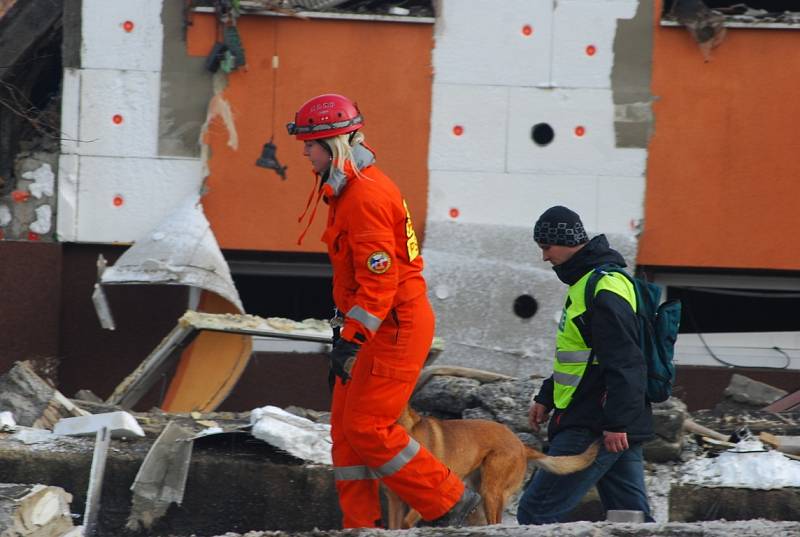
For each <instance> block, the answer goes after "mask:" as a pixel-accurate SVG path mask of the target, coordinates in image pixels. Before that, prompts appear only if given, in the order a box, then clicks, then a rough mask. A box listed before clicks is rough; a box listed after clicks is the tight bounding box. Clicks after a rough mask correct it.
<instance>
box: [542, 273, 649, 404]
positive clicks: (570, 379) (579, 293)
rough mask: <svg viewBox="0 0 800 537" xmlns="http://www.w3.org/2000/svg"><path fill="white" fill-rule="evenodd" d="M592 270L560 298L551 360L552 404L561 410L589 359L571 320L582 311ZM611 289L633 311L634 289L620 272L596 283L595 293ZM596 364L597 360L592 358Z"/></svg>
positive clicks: (587, 352) (609, 274)
mask: <svg viewBox="0 0 800 537" xmlns="http://www.w3.org/2000/svg"><path fill="white" fill-rule="evenodd" d="M591 274H592V271H589V272H587V273H586V274H585V275H584V276H583V277H582V278H581V279H580V280H578V281H577V282H575V283H574V284H573V285H571V286H570V288H569V291H568V292H567V298H566V300H565V301H564V310H563V312H562V313H561V320H560V321H559V323H558V334H557V336H556V356H555V361H554V363H553V403H554V404H555V406H556V408H558V409H562V410H563V409H565V408H567V406H569V404H570V402H571V401H572V396H573V395H575V390H576V389H577V388H578V384H580V382H581V379H582V378H583V374H584V373H585V372H586V367H587V366H588V365H589V359H590V358H592V349H591V348H590V347H589V345H587V344H586V342H585V341H584V340H583V336H582V335H581V332H580V330H579V329H578V326H577V325H576V324H575V322H574V320H575V319H576V318H577V317H578V316H579V315H581V314H582V313H583V312H585V311H586V304H585V296H586V283H587V282H588V281H589V276H590V275H591ZM603 290H606V291H611V292H613V293H617V294H618V295H619V296H621V297H622V298H624V299H625V300H627V301H628V303H629V304H630V305H631V307H632V308H633V311H636V292H635V291H634V288H633V284H632V283H631V282H630V280H628V278H626V277H625V276H624V275H622V274H619V273H617V272H609V273H608V274H606V275H605V276H603V277H602V278H600V280H599V281H598V282H597V287H596V289H595V291H594V294H595V296H597V293H599V292H600V291H603ZM594 363H597V359H596V358H595V359H594Z"/></svg>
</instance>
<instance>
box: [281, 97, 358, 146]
mask: <svg viewBox="0 0 800 537" xmlns="http://www.w3.org/2000/svg"><path fill="white" fill-rule="evenodd" d="M363 126H364V118H363V117H361V112H360V111H359V110H358V106H356V103H354V102H353V101H351V100H350V99H348V98H347V97H345V96H343V95H337V94H335V93H326V94H324V95H318V96H317V97H314V98H313V99H311V100H309V101H307V102H306V103H305V104H303V106H301V107H300V110H298V111H297V113H296V114H295V115H294V121H293V122H291V123H288V124H287V125H286V130H288V131H289V134H293V135H295V136H296V137H297V139H298V140H318V139H320V138H330V137H331V136H338V135H340V134H347V133H348V132H353V131H357V130H358V129H360V128H361V127H363Z"/></svg>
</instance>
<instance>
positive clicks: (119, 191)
mask: <svg viewBox="0 0 800 537" xmlns="http://www.w3.org/2000/svg"><path fill="white" fill-rule="evenodd" d="M61 184H62V182H61V181H59V189H60V187H61ZM201 185H202V175H201V162H200V160H199V159H165V158H160V159H155V158H106V157H91V156H81V157H80V179H79V181H78V193H77V203H76V205H75V206H76V208H77V207H79V208H80V212H78V213H77V214H75V215H74V216H73V217H72V219H73V220H75V221H76V224H75V229H76V237H75V240H76V241H78V242H100V243H104V242H123V243H127V242H133V241H135V240H136V239H138V238H140V237H142V236H143V235H144V234H145V233H147V232H148V231H150V230H151V229H152V227H153V226H154V225H155V224H157V223H158V222H160V221H162V220H163V219H164V218H165V217H166V216H167V215H169V214H170V213H171V212H172V211H174V210H175V207H176V206H177V205H178V204H179V203H180V202H182V201H183V200H185V199H186V198H188V197H189V196H191V195H196V194H197V193H198V192H199V191H200V187H201ZM63 209H64V208H62V207H59V212H60V211H61V210H63ZM66 209H67V210H69V207H66ZM69 220H70V216H69V215H64V216H63V222H64V223H65V224H66V223H68V222H69ZM61 222H62V217H61V216H60V217H59V225H60V224H61ZM59 231H60V229H59Z"/></svg>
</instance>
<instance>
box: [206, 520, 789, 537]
mask: <svg viewBox="0 0 800 537" xmlns="http://www.w3.org/2000/svg"><path fill="white" fill-rule="evenodd" d="M356 535H357V536H358V537H390V536H393V535H396V536H398V537H399V536H400V535H403V536H406V537H417V536H419V537H423V536H424V537H428V536H430V537H433V536H447V537H473V536H479V535H480V536H489V537H539V536H541V537H545V536H547V537H650V536H653V537H655V536H670V537H683V536H685V537H697V536H698V535H702V536H704V537H732V536H736V537H755V536H765V535H768V536H770V537H794V536H796V535H800V522H773V521H769V520H746V521H737V522H725V521H712V522H698V523H668V524H618V523H610V522H594V523H592V522H571V523H565V524H548V525H544V526H508V525H498V526H484V527H472V528H415V529H411V530H396V531H387V530H372V529H360V530H346V531H327V532H325V531H319V530H317V531H307V532H300V533H286V532H271V531H270V532H257V531H251V532H248V533H244V534H238V533H225V534H224V535H219V536H216V537H290V536H291V537H321V536H326V537H340V536H341V537H345V536H347V537H349V536H356Z"/></svg>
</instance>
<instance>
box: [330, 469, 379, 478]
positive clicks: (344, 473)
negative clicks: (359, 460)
mask: <svg viewBox="0 0 800 537" xmlns="http://www.w3.org/2000/svg"><path fill="white" fill-rule="evenodd" d="M333 478H334V479H335V480H336V481H358V480H361V479H377V478H378V476H376V475H375V473H374V472H373V471H372V470H370V469H369V467H367V466H337V467H335V468H334V469H333Z"/></svg>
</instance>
